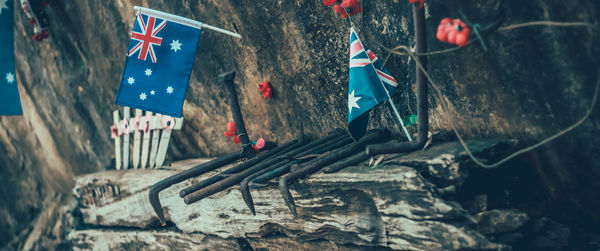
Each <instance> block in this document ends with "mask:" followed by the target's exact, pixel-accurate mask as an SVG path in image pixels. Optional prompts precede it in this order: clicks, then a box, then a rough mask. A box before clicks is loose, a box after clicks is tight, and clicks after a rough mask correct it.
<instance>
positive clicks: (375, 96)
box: [348, 28, 398, 140]
mask: <svg viewBox="0 0 600 251" xmlns="http://www.w3.org/2000/svg"><path fill="white" fill-rule="evenodd" d="M382 66H383V63H382V62H381V60H379V59H378V58H377V56H375V53H373V52H372V51H370V50H369V49H368V48H367V47H366V46H365V45H364V44H363V43H362V42H361V41H360V39H359V38H358V36H357V35H356V32H355V31H354V28H351V29H350V83H349V88H348V131H350V135H352V137H353V138H354V139H355V140H358V139H360V138H361V137H362V136H364V135H365V132H366V130H367V124H368V123H369V111H370V110H371V108H373V107H375V106H376V105H378V104H379V103H381V102H384V101H386V100H387V99H388V98H389V97H390V95H392V94H393V93H394V92H396V90H397V87H398V82H397V81H396V80H395V79H394V77H392V75H390V73H389V72H388V71H387V70H386V69H383V67H382ZM384 88H385V89H384ZM386 89H387V93H386ZM388 93H389V95H388Z"/></svg>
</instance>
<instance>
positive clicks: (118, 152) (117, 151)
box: [110, 110, 123, 170]
mask: <svg viewBox="0 0 600 251" xmlns="http://www.w3.org/2000/svg"><path fill="white" fill-rule="evenodd" d="M113 122H114V123H115V126H116V127H117V137H115V168H116V169H117V170H121V164H122V162H121V138H120V137H121V133H122V132H123V129H121V123H119V110H116V111H114V112H113ZM110 133H111V135H112V131H111V132H110Z"/></svg>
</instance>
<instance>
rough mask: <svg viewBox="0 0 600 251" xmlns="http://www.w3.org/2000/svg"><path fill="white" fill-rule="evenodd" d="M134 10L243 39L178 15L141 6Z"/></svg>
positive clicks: (237, 35) (230, 32) (226, 31)
mask: <svg viewBox="0 0 600 251" xmlns="http://www.w3.org/2000/svg"><path fill="white" fill-rule="evenodd" d="M133 9H134V10H135V11H136V12H137V13H144V14H149V15H153V16H156V17H159V18H161V17H162V18H167V19H169V21H172V22H175V23H179V24H183V25H188V26H192V27H195V28H199V29H200V28H205V29H209V30H213V31H216V32H220V33H223V34H227V35H229V36H232V37H236V38H242V36H240V34H237V33H235V32H232V31H228V30H225V29H221V28H218V27H215V26H212V25H208V24H205V23H202V22H198V21H196V20H192V19H189V18H185V17H181V16H177V15H173V14H169V13H166V12H162V11H158V10H153V9H149V8H144V7H141V6H133Z"/></svg>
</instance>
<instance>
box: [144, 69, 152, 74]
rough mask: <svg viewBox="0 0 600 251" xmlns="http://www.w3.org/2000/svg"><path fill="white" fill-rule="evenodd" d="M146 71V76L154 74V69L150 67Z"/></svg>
mask: <svg viewBox="0 0 600 251" xmlns="http://www.w3.org/2000/svg"><path fill="white" fill-rule="evenodd" d="M145 72H146V76H150V75H152V70H150V68H147V69H146V71H145Z"/></svg>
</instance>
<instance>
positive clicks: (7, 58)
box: [0, 0, 23, 115]
mask: <svg viewBox="0 0 600 251" xmlns="http://www.w3.org/2000/svg"><path fill="white" fill-rule="evenodd" d="M13 3H14V1H12V0H11V1H6V0H0V33H1V34H2V35H1V37H2V38H1V39H0V115H22V114H23V110H21V101H20V100H19V89H18V88H17V78H16V76H15V54H14V44H13V41H14V39H13V38H14V35H13V26H14V21H13Z"/></svg>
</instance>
